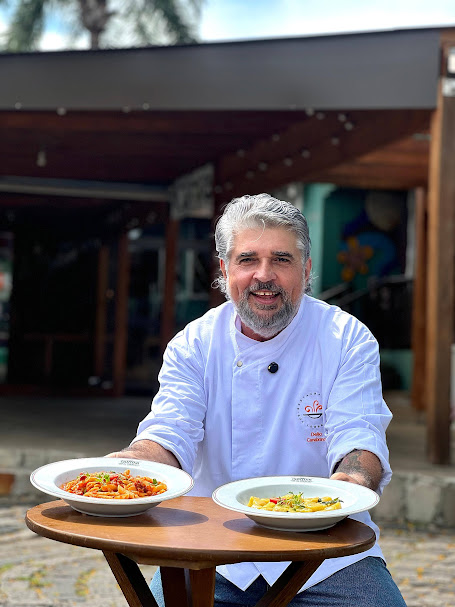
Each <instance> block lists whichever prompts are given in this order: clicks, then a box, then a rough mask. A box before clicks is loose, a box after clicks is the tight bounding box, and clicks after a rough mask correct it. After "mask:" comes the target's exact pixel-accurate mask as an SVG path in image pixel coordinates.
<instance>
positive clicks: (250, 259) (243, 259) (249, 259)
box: [239, 257, 253, 263]
mask: <svg viewBox="0 0 455 607" xmlns="http://www.w3.org/2000/svg"><path fill="white" fill-rule="evenodd" d="M251 261H253V258H252V257H242V258H241V259H240V260H239V263H249V262H251Z"/></svg>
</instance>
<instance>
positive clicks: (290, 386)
mask: <svg viewBox="0 0 455 607" xmlns="http://www.w3.org/2000/svg"><path fill="white" fill-rule="evenodd" d="M272 362H275V363H277V365H278V370H277V372H276V373H270V372H269V371H268V366H269V365H270V363H272ZM159 381H160V389H159V391H158V393H157V395H156V396H155V398H154V400H153V402H152V410H151V412H150V413H149V415H147V417H146V418H145V419H144V420H143V421H142V422H141V423H140V424H139V427H138V433H137V436H136V438H135V439H134V441H133V442H135V441H137V440H142V439H150V440H153V441H155V442H157V443H159V444H160V445H162V446H163V447H164V448H165V449H168V450H169V451H171V452H172V453H173V454H174V455H175V457H176V458H177V459H178V461H179V462H180V465H181V467H182V469H183V470H185V471H187V472H188V473H190V474H191V475H192V476H193V478H194V487H193V489H192V491H191V495H198V496H211V495H212V492H213V491H214V490H215V489H216V488H217V487H219V486H220V485H223V484H225V483H229V482H231V481H235V480H238V479H242V478H250V477H257V476H270V475H292V476H318V477H325V478H327V477H329V476H330V475H331V474H332V473H333V470H334V467H335V465H336V464H337V463H338V462H339V461H340V460H341V459H342V458H343V457H344V456H345V455H346V454H347V453H349V452H351V451H352V450H353V449H366V450H368V451H371V452H372V453H374V454H375V455H377V457H378V458H379V459H380V461H381V464H382V467H383V469H384V474H383V478H382V481H381V485H380V487H379V489H378V493H379V494H381V493H382V490H383V488H384V486H385V485H386V484H387V483H388V482H389V481H390V478H391V475H392V472H391V469H390V466H389V462H388V449H387V446H386V440H385V430H386V428H387V426H388V424H389V422H390V420H391V417H392V415H391V413H390V411H389V409H388V408H387V406H386V404H385V403H384V401H383V398H382V388H381V380H380V374H379V352H378V345H377V342H376V340H375V339H374V337H373V336H372V334H371V333H370V331H369V330H368V329H367V328H366V327H365V326H364V325H363V324H362V323H361V322H359V321H358V320H357V319H355V318H354V317H353V316H351V315H350V314H347V313H346V312H343V311H342V310H340V309H339V308H337V307H336V306H330V305H328V304H326V303H324V302H322V301H320V300H317V299H314V298H312V297H309V296H307V295H305V296H304V297H303V299H302V303H301V305H300V308H299V311H298V312H297V314H296V316H295V317H294V319H293V320H292V322H291V323H290V324H289V325H288V326H287V327H286V328H285V329H284V330H283V331H281V333H279V334H278V335H277V336H276V337H274V338H273V339H270V340H267V341H263V342H259V341H255V340H253V339H250V338H249V337H247V336H245V335H244V334H243V333H242V332H241V329H240V320H239V318H238V317H237V315H236V312H235V308H234V306H233V305H232V303H230V302H226V303H224V304H222V305H220V306H218V307H217V308H214V309H211V310H209V311H208V312H207V313H206V314H205V315H204V316H202V317H201V318H199V319H197V320H195V321H193V322H191V323H189V324H188V325H187V327H186V328H185V329H184V330H183V331H181V332H180V333H178V334H177V335H176V336H175V337H174V338H173V339H172V340H171V341H170V343H169V345H168V347H167V349H166V352H165V354H164V361H163V365H162V368H161V371H160V374H159ZM352 518H355V519H357V520H359V521H362V522H364V523H366V524H367V525H369V526H370V527H372V528H373V529H374V530H375V532H376V535H377V537H379V530H378V527H377V526H376V525H375V524H374V523H373V522H372V520H371V517H370V515H369V513H368V512H363V513H360V514H358V515H353V516H352ZM367 556H379V557H381V558H384V557H383V555H382V552H381V549H380V548H379V546H378V544H377V543H376V544H375V545H374V546H373V547H372V548H371V549H369V550H368V551H366V552H362V553H360V554H356V555H352V556H347V557H340V558H334V559H326V560H325V561H324V562H323V563H322V565H321V566H320V567H319V568H318V569H317V570H316V572H315V573H314V574H313V575H312V576H311V577H310V579H309V580H308V581H307V582H306V584H305V585H304V586H303V587H302V589H301V590H304V589H305V588H307V587H309V586H312V585H314V584H316V583H318V582H320V581H321V580H323V579H325V578H327V577H328V576H329V575H331V574H332V573H334V572H335V571H338V570H340V569H342V568H343V567H346V566H347V565H350V564H351V563H354V562H356V561H358V560H360V559H362V558H365V557H367ZM288 565H289V563H284V562H279V563H236V564H232V565H223V566H220V567H218V568H217V571H218V572H219V573H220V574H221V575H223V576H224V577H225V578H227V579H228V580H230V581H231V582H232V583H234V584H235V585H237V586H238V587H239V588H241V589H242V590H245V589H246V588H247V587H248V586H249V585H250V584H251V583H252V582H253V581H254V580H255V579H256V578H257V577H258V576H259V575H260V574H261V575H263V577H264V578H265V579H266V581H267V582H268V583H269V584H273V583H274V582H275V581H276V580H277V578H278V577H279V576H280V575H281V573H282V572H283V571H284V570H285V569H286V567H287V566H288Z"/></svg>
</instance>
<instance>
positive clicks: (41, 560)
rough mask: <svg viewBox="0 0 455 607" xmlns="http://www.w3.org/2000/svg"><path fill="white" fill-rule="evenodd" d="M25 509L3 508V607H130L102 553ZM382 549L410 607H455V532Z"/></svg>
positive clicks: (404, 536) (405, 535)
mask: <svg viewBox="0 0 455 607" xmlns="http://www.w3.org/2000/svg"><path fill="white" fill-rule="evenodd" d="M26 509H27V508H26V506H23V505H20V506H9V507H3V508H0V607H70V606H77V607H84V606H87V607H88V606H90V607H127V603H126V601H125V599H124V597H123V595H122V593H121V591H120V589H119V587H118V586H117V584H116V582H115V579H114V577H113V574H112V573H111V571H110V569H109V567H108V565H107V563H106V561H105V560H104V557H103V556H102V554H101V553H100V552H98V551H96V550H88V549H86V548H80V547H77V546H70V545H67V544H61V543H59V542H56V541H53V540H49V539H46V538H41V537H39V536H37V535H36V534H34V533H33V532H31V531H30V530H29V529H28V528H27V527H26V525H25V523H24V515H25V512H26ZM381 545H382V549H383V551H384V554H385V556H386V558H387V560H388V565H389V569H390V571H391V573H392V575H393V577H394V579H395V581H396V582H397V584H398V586H399V587H400V589H401V591H402V593H403V596H404V598H405V600H406V603H407V605H408V607H434V606H436V605H437V606H438V607H455V530H450V531H440V530H439V531H434V532H431V531H422V530H418V529H415V528H412V527H410V526H407V527H405V528H402V529H396V528H391V527H383V528H382V539H381ZM141 569H142V571H143V573H144V576H145V577H146V579H149V578H150V577H151V575H152V574H153V571H154V569H155V568H154V567H151V566H144V567H141Z"/></svg>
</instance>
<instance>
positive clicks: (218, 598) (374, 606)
mask: <svg viewBox="0 0 455 607" xmlns="http://www.w3.org/2000/svg"><path fill="white" fill-rule="evenodd" d="M150 588H151V590H152V593H153V596H154V597H155V600H156V602H157V603H158V605H159V607H164V598H163V589H162V586H161V577H160V571H159V569H158V571H157V572H156V574H155V575H154V576H153V580H152V582H151V584H150ZM269 588H270V586H269V585H268V584H267V582H266V581H265V580H264V578H263V577H262V576H259V577H258V578H257V579H256V580H255V581H254V582H253V583H252V584H251V586H249V588H247V589H246V590H245V591H243V590H240V589H239V588H237V586H235V585H234V584H231V582H229V581H228V580H226V579H225V578H224V577H222V576H221V575H219V574H218V573H217V574H216V584H215V607H227V606H230V607H237V606H238V607H254V605H256V603H257V602H258V601H259V599H260V598H262V597H263V596H264V594H265V593H266V592H267V590H268V589H269ZM289 605H290V606H291V607H353V606H355V607H406V603H405V602H404V599H403V597H402V596H401V593H400V591H399V590H398V587H397V585H396V584H395V582H394V581H393V579H392V576H391V575H390V573H389V570H388V569H387V567H386V565H385V563H384V561H383V560H382V559H380V558H378V557H373V556H368V557H366V558H364V559H362V560H361V561H357V563H354V564H352V565H349V566H348V567H345V568H344V569H341V570H340V571H337V572H336V573H334V574H332V575H331V576H330V577H328V578H327V579H325V580H323V581H322V582H319V584H315V585H314V586H312V587H311V588H308V589H307V590H305V591H304V592H300V593H299V594H297V595H296V596H295V598H294V599H292V601H291V602H290V603H289Z"/></svg>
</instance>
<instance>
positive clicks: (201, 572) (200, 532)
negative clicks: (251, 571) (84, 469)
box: [25, 496, 375, 607]
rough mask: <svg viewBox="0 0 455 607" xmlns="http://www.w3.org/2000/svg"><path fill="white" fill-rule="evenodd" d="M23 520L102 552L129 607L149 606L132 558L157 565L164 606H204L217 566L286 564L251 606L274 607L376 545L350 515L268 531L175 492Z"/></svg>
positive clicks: (47, 511) (58, 504)
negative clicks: (331, 561) (123, 510)
mask: <svg viewBox="0 0 455 607" xmlns="http://www.w3.org/2000/svg"><path fill="white" fill-rule="evenodd" d="M25 520H26V523H27V526H28V527H29V528H30V529H31V530H32V531H34V532H35V533H37V534H38V535H41V536H43V537H47V538H50V539H53V540H57V541H60V542H64V543H67V544H73V545H76V546H83V547H85V548H95V549H97V550H102V551H103V553H104V556H105V558H106V560H107V562H108V563H109V565H110V567H111V569H112V571H113V573H114V575H115V577H116V579H117V582H118V584H119V586H120V588H121V589H122V592H123V594H124V595H125V598H126V600H127V602H128V605H130V607H156V602H155V599H154V598H153V595H152V594H151V592H150V589H149V586H148V584H147V582H146V581H145V579H144V577H143V576H142V573H141V572H140V569H139V567H138V563H139V564H148V565H159V566H160V567H161V577H162V582H163V591H164V597H165V601H166V607H210V606H212V605H213V601H214V590H215V567H216V566H217V565H224V564H227V563H239V562H243V561H292V563H291V565H290V566H289V567H288V568H287V569H286V570H285V572H284V573H283V574H282V576H281V577H280V578H279V579H278V580H277V581H276V582H275V584H274V585H273V586H272V588H271V589H270V590H269V591H268V592H267V594H266V595H265V596H264V597H263V598H262V599H261V600H260V601H259V603H258V604H257V607H258V606H259V607H266V606H271V607H272V606H273V607H281V606H284V605H287V603H289V601H290V600H291V599H292V598H293V597H294V596H295V594H296V593H297V592H298V590H299V589H300V588H301V586H302V585H303V584H304V583H305V581H306V580H307V579H308V578H309V577H310V576H311V575H312V574H313V573H314V571H315V570H316V569H317V568H318V567H319V565H320V564H321V563H322V562H323V560H324V559H326V558H334V557H338V556H347V555H350V554H356V553H358V552H363V551H365V550H368V548H371V546H373V544H374V542H375V534H374V531H373V530H372V529H371V528H370V527H368V526H367V525H364V524H362V523H359V522H357V521H354V520H352V519H345V520H343V521H341V522H340V523H337V524H336V525H335V526H334V527H331V528H330V529H326V530H323V531H315V532H303V533H296V532H289V531H273V530H270V529H266V528H265V527H261V526H259V525H257V524H256V523H254V522H253V521H251V520H250V519H249V518H247V517H246V516H244V515H243V514H240V513H236V512H232V511H230V510H226V509H224V508H221V507H220V506H218V505H217V504H215V503H214V502H213V500H212V499H211V498H208V497H190V496H185V497H180V498H177V499H173V500H169V501H168V502H162V503H161V504H160V505H159V506H157V507H155V508H152V509H150V510H148V511H147V512H146V513H144V514H141V515H139V516H131V517H126V518H108V517H95V516H88V515H86V514H81V513H79V512H76V511H75V510H73V509H72V508H71V507H70V506H67V505H66V504H65V502H63V501H61V500H58V501H54V502H47V503H44V504H40V505H39V506H35V507H34V508H31V509H30V510H29V511H28V512H27V514H26V518H25Z"/></svg>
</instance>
